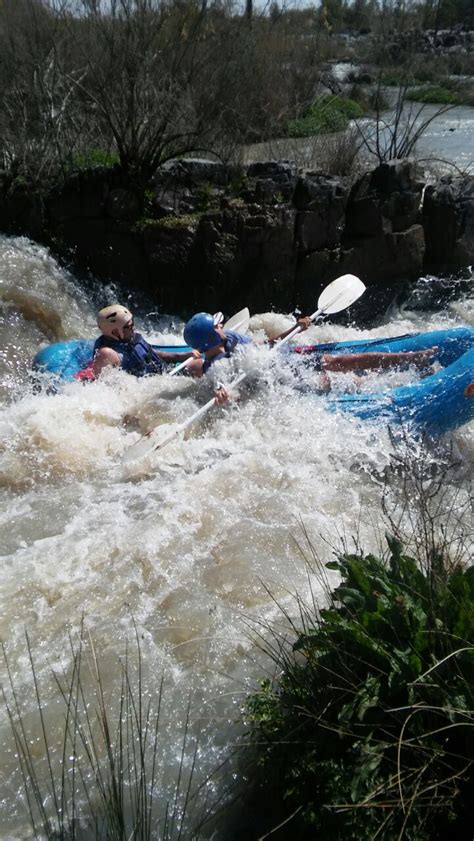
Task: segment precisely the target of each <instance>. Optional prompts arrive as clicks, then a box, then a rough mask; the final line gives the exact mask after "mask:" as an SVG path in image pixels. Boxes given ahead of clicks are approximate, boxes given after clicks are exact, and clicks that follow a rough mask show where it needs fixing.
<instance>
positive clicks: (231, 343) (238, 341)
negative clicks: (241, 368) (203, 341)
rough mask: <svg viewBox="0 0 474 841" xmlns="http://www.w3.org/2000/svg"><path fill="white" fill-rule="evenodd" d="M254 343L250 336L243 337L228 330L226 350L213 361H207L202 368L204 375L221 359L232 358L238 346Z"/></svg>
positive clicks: (213, 358)
mask: <svg viewBox="0 0 474 841" xmlns="http://www.w3.org/2000/svg"><path fill="white" fill-rule="evenodd" d="M251 343H252V339H249V337H248V336H243V335H242V333H235V332H234V330H226V331H225V342H224V348H225V350H222V351H221V352H220V353H217V354H216V355H215V356H213V357H212V359H205V360H204V362H203V366H202V373H203V374H205V373H206V371H208V370H209V368H210V367H211V365H213V364H214V362H217V361H218V360H219V359H228V358H229V356H232V354H233V353H234V351H235V349H236V347H237V346H238V345H249V344H251Z"/></svg>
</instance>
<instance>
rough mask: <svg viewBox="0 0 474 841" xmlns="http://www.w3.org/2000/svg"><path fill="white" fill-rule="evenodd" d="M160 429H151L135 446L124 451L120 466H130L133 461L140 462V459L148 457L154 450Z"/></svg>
mask: <svg viewBox="0 0 474 841" xmlns="http://www.w3.org/2000/svg"><path fill="white" fill-rule="evenodd" d="M159 429H160V427H157V428H156V429H152V430H151V431H150V432H149V433H148V434H147V435H143V436H142V437H141V438H140V439H139V440H138V441H137V442H136V443H135V444H132V446H131V447H129V448H128V450H125V452H124V454H123V456H122V464H131V463H132V462H134V461H140V460H141V459H142V458H146V456H148V455H150V453H152V452H153V450H154V449H155V443H156V441H157V440H158V433H159Z"/></svg>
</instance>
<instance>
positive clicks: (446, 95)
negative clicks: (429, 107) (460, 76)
mask: <svg viewBox="0 0 474 841" xmlns="http://www.w3.org/2000/svg"><path fill="white" fill-rule="evenodd" d="M407 99H411V100H412V101H413V102H430V103H433V104H434V105H461V104H462V102H463V97H462V96H461V94H460V93H459V92H458V91H455V90H452V89H450V88H445V87H442V85H422V86H421V87H418V88H409V89H408V91H407Z"/></svg>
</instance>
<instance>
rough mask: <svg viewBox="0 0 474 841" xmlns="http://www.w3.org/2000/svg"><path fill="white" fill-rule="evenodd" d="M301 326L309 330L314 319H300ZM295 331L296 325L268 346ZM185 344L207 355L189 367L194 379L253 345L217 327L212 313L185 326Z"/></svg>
mask: <svg viewBox="0 0 474 841" xmlns="http://www.w3.org/2000/svg"><path fill="white" fill-rule="evenodd" d="M297 323H298V325H299V326H300V328H301V330H306V329H307V328H308V327H309V326H310V324H311V319H310V318H309V317H304V318H300V319H299V320H298V322H297ZM292 330H294V326H293V327H290V328H289V329H288V330H285V332H284V333H281V334H280V335H279V336H275V337H274V338H272V339H270V340H269V342H268V343H269V344H273V343H274V342H277V341H278V340H279V339H283V338H284V337H285V336H287V335H288V333H290V332H291V331H292ZM184 341H185V342H186V344H187V345H190V346H191V347H192V348H195V349H196V350H198V351H200V352H201V353H202V354H203V356H202V357H201V358H200V359H193V360H192V361H191V362H189V364H188V365H187V366H186V372H187V373H188V374H190V375H191V376H192V377H202V376H203V375H204V374H205V373H206V372H207V371H208V370H209V368H210V367H211V365H213V364H214V362H217V361H218V360H220V359H228V358H229V357H230V356H232V354H234V353H235V352H236V351H237V352H238V350H239V349H241V348H243V347H244V346H245V345H249V344H252V339H249V337H248V336H244V335H242V333H236V332H235V331H234V330H225V329H224V328H223V326H222V324H216V322H215V318H214V316H212V315H211V314H210V313H208V312H198V313H196V314H195V315H193V317H192V318H190V319H189V321H188V322H187V323H186V325H185V327H184Z"/></svg>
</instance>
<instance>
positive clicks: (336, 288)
mask: <svg viewBox="0 0 474 841" xmlns="http://www.w3.org/2000/svg"><path fill="white" fill-rule="evenodd" d="M364 291H365V286H364V284H363V283H362V281H361V280H359V278H358V277H356V276H355V275H352V274H346V275H342V276H341V277H338V278H337V279H336V280H333V282H332V283H330V284H329V286H326V289H324V290H323V292H322V293H321V295H320V296H319V299H318V309H317V310H316V311H315V312H314V313H313V314H312V315H311V316H310V318H311V321H315V320H316V318H318V317H319V316H320V315H331V314H333V313H336V312H340V311H341V310H345V309H347V307H350V305H351V304H353V303H354V301H357V300H358V298H360V296H361V295H362V294H363V293H364ZM301 329H302V328H301V327H300V326H299V325H297V326H296V327H295V329H294V330H292V331H291V333H289V334H288V335H287V336H285V338H284V339H281V340H280V341H279V342H278V343H277V344H276V345H275V349H276V348H279V347H280V346H281V345H283V344H286V342H288V341H289V339H291V338H292V336H295V335H296V334H297V333H300V332H301ZM249 373H250V372H249V371H245V372H244V373H242V374H239V376H238V377H236V379H235V380H233V381H232V383H231V384H230V388H234V387H235V386H237V385H239V384H240V383H241V382H242V381H243V380H244V379H245V378H246V377H247V376H248V374H249ZM216 405H217V404H216V398H215V397H212V398H211V400H208V402H207V403H205V404H204V406H201V408H200V409H198V410H197V411H196V412H194V414H193V415H191V417H189V418H187V419H186V420H185V421H183V422H182V423H180V424H177V425H176V426H174V427H173V428H172V429H171V430H170V431H169V432H168V434H167V435H165V436H164V437H162V435H161V433H162V431H163V430H162V428H161V427H157V428H155V429H152V430H150V432H148V433H147V434H146V435H144V436H143V437H142V438H140V440H139V441H137V443H136V444H133V445H132V446H131V447H129V449H128V450H126V452H125V453H124V455H123V458H122V462H123V464H129V463H130V462H132V461H137V460H138V459H141V458H145V456H147V455H149V454H150V453H152V452H153V450H162V449H163V448H164V447H166V445H167V444H169V443H170V441H172V440H173V438H176V437H177V436H178V435H180V434H181V432H184V430H185V429H187V428H188V426H191V425H192V424H193V423H194V422H195V421H197V420H198V419H199V418H200V417H202V416H203V415H205V414H206V412H208V411H209V409H212V408H213V407H214V406H216Z"/></svg>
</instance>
